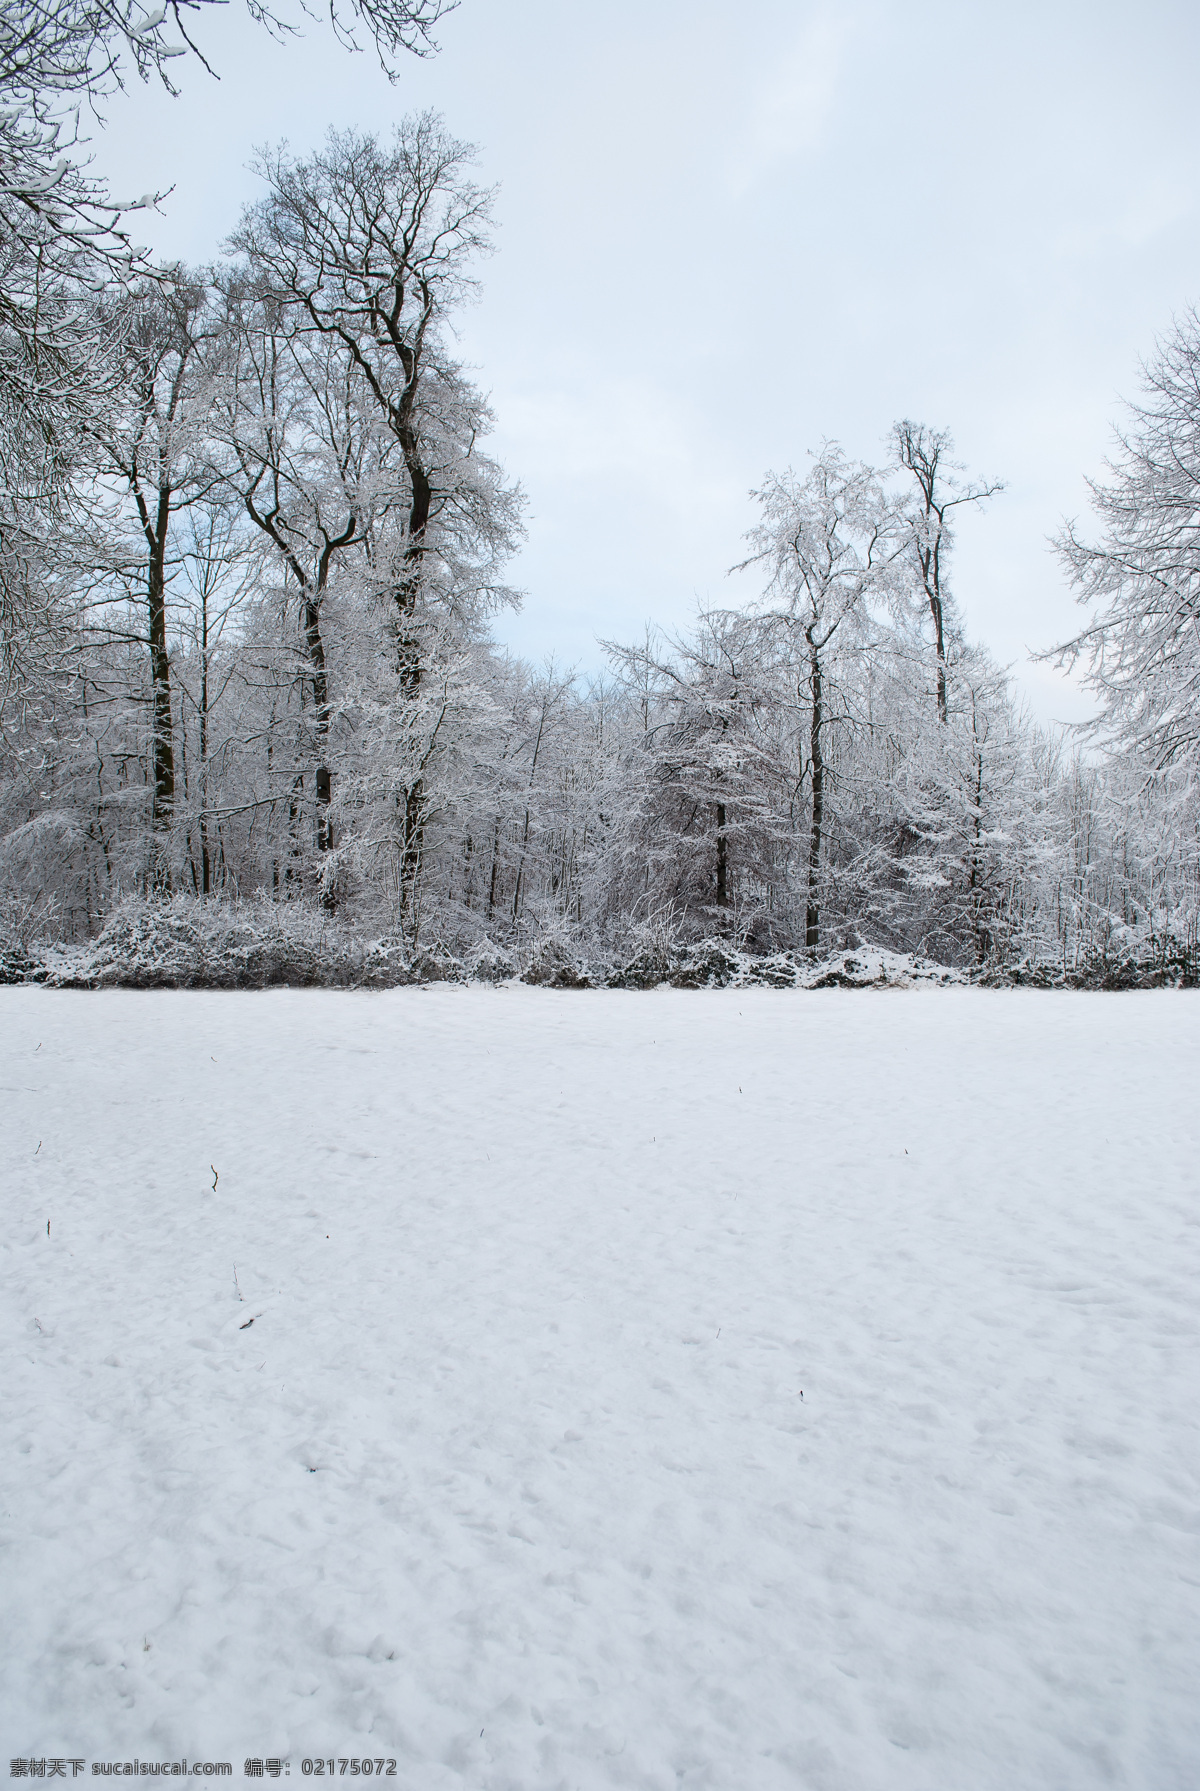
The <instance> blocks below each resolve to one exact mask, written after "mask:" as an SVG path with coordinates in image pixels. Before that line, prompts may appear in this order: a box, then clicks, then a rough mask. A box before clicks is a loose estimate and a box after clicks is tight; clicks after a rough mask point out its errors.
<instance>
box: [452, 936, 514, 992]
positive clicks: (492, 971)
mask: <svg viewBox="0 0 1200 1791" xmlns="http://www.w3.org/2000/svg"><path fill="white" fill-rule="evenodd" d="M464 965H465V969H466V972H467V975H468V976H469V977H470V978H471V981H472V982H477V983H506V982H507V981H508V980H509V978H510V977H513V976H515V975H516V974H517V964H516V960H515V958H513V957H512V955H511V953H509V952H506V951H505V949H504V947H503V946H502V945H497V944H495V942H494V941H493V940H491V939H488V938H487V937H486V936H485V937H484V938H483V939H481V940H479V942H478V944H476V945H475V946H473V947H472V949H471V950H470V951H469V952H468V953H467V956H466V958H465V960H464Z"/></svg>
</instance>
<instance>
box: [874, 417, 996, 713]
mask: <svg viewBox="0 0 1200 1791" xmlns="http://www.w3.org/2000/svg"><path fill="white" fill-rule="evenodd" d="M891 439H892V447H893V451H894V453H895V456H896V464H897V466H898V467H899V468H902V469H903V470H904V471H905V472H909V473H911V474H912V476H913V478H914V479H915V480H916V484H917V499H916V503H915V504H914V506H913V507H912V509H911V510H910V511H909V513H908V526H909V541H910V547H911V552H912V559H913V567H914V571H915V572H916V575H917V577H918V579H919V580H920V585H921V590H922V591H923V592H924V595H925V601H926V603H927V604H928V606H929V614H930V618H931V619H932V622H933V644H934V652H935V654H936V656H937V709H938V717H939V719H940V721H941V722H942V725H943V726H945V725H946V723H947V722H948V720H949V715H950V711H949V705H948V701H947V695H946V632H947V623H948V619H949V617H948V611H949V608H950V590H949V583H948V580H947V577H946V562H947V560H948V558H949V554H950V549H951V547H952V545H953V540H954V537H953V528H952V513H953V512H954V511H955V510H959V509H961V508H962V506H963V505H964V504H981V503H983V502H984V501H985V500H986V499H987V498H990V497H994V496H995V495H996V493H997V492H999V491H1003V490H1004V486H1003V485H1002V484H1001V483H1000V481H999V480H998V479H993V480H991V481H989V482H987V483H983V484H975V483H968V484H965V485H964V484H963V483H962V482H961V481H960V480H959V478H958V476H957V475H958V474H959V473H961V472H962V471H963V468H962V466H961V464H960V463H959V462H958V461H956V460H954V459H953V458H952V455H953V453H954V443H953V441H952V440H951V437H950V435H949V432H948V431H947V430H945V429H929V428H927V426H926V425H925V424H924V423H910V422H909V421H908V419H907V418H905V419H904V421H903V422H900V423H896V424H894V425H893V427H892V438H891Z"/></svg>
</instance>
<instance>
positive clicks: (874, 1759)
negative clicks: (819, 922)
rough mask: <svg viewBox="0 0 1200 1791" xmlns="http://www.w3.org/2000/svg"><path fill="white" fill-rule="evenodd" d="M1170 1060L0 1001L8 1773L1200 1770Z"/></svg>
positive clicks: (1020, 1021) (698, 1031) (1156, 1051)
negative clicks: (370, 1762) (332, 1763)
mask: <svg viewBox="0 0 1200 1791" xmlns="http://www.w3.org/2000/svg"><path fill="white" fill-rule="evenodd" d="M1198 1045H1200V1002H1197V1001H1196V1000H1194V999H1192V998H1191V997H1189V996H1188V995H1186V994H1170V993H1150V994H1128V995H1090V994H1048V993H1026V992H989V991H984V990H977V989H965V988H950V989H943V990H934V989H928V988H926V989H914V990H886V991H880V992H876V993H867V992H862V993H852V992H847V991H835V990H829V991H825V992H814V993H797V992H794V991H777V990H771V989H744V990H736V991H734V990H726V991H675V990H669V989H662V990H658V991H655V992H652V993H645V994H637V993H632V994H631V993H622V992H611V991H604V992H576V993H557V992H553V991H547V990H538V989H530V988H524V987H505V988H501V989H487V988H479V987H471V988H457V987H449V986H437V987H433V988H409V989H400V990H394V991H390V992H387V993H380V994H355V993H346V992H331V991H305V992H301V991H272V992H266V993H257V994H249V993H247V994H226V993H173V992H151V993H139V992H135V991H125V990H118V991H111V992H105V993H98V994H84V993H73V992H68V991H49V990H44V989H37V988H10V989H0V1085H2V1095H3V1106H2V1108H0V1112H2V1113H3V1133H4V1161H5V1168H6V1174H5V1176H4V1188H3V1226H2V1230H0V1273H2V1276H3V1285H4V1289H5V1304H4V1316H3V1336H2V1342H3V1352H4V1354H3V1370H2V1374H0V1403H2V1412H3V1425H4V1435H5V1437H6V1439H7V1440H6V1445H5V1449H4V1451H3V1455H2V1457H0V1460H2V1464H3V1465H2V1470H0V1471H2V1474H3V1501H2V1509H3V1519H2V1531H3V1536H2V1540H3V1551H2V1556H0V1621H2V1623H3V1634H4V1636H5V1641H6V1646H5V1649H4V1651H3V1652H4V1656H5V1660H6V1664H5V1666H4V1669H3V1671H4V1678H3V1690H2V1692H0V1737H2V1738H3V1739H2V1742H0V1745H2V1746H3V1747H4V1749H5V1750H6V1752H7V1754H8V1755H9V1756H24V1755H31V1756H37V1755H66V1756H71V1755H78V1756H82V1757H86V1758H89V1759H99V1760H103V1759H121V1758H130V1759H132V1758H133V1757H135V1755H137V1756H138V1757H140V1758H142V1759H146V1758H154V1757H156V1756H164V1757H168V1758H170V1757H175V1756H180V1755H182V1756H186V1757H187V1758H188V1759H189V1760H190V1759H210V1760H217V1759H220V1760H232V1761H233V1762H234V1773H235V1777H237V1778H238V1779H240V1778H241V1774H242V1760H243V1757H244V1756H245V1755H248V1754H250V1755H263V1756H265V1755H270V1754H278V1755H280V1756H284V1757H287V1758H288V1759H289V1760H290V1775H291V1776H292V1777H293V1778H295V1777H298V1776H300V1773H301V1764H300V1763H301V1760H302V1759H303V1758H304V1757H305V1756H316V1755H321V1756H325V1757H328V1756H330V1755H332V1756H384V1757H388V1758H395V1759H396V1761H397V1773H396V1776H395V1777H394V1778H393V1779H392V1780H391V1781H390V1782H391V1783H392V1784H394V1785H396V1786H397V1787H403V1788H405V1791H408V1788H411V1791H442V1788H446V1791H449V1788H451V1787H454V1788H458V1787H470V1788H471V1791H475V1788H482V1791H558V1788H560V1787H561V1788H564V1791H566V1788H572V1791H574V1788H581V1791H591V1788H593V1787H594V1788H597V1791H599V1788H604V1791H607V1788H608V1787H626V1786H629V1787H637V1788H638V1791H658V1788H659V1787H663V1788H666V1787H672V1788H674V1787H681V1786H682V1787H687V1788H689V1791H694V1788H698V1787H711V1788H712V1791H735V1788H736V1791H741V1788H745V1791H776V1788H777V1787H778V1788H782V1787H789V1788H796V1787H800V1788H803V1791H881V1788H883V1787H886V1788H887V1791H1014V1788H1018V1787H1019V1788H1024V1787H1035V1786H1036V1787H1047V1788H1053V1791H1075V1788H1076V1787H1078V1788H1080V1791H1082V1788H1084V1787H1087V1788H1088V1791H1091V1788H1093V1787H1097V1786H1106V1785H1113V1786H1124V1787H1138V1788H1145V1791H1172V1788H1175V1787H1179V1788H1181V1791H1182V1788H1183V1787H1191V1786H1194V1785H1195V1784H1196V1783H1197V1782H1200V1717H1198V1712H1200V1700H1197V1699H1196V1696H1195V1686H1196V1673H1197V1666H1198V1664H1200V1663H1198V1660H1197V1655H1198V1653H1200V1649H1198V1647H1197V1637H1198V1636H1200V1621H1198V1618H1200V1612H1198V1609H1197V1605H1198V1603H1200V1595H1198V1591H1197V1588H1198V1586H1200V1546H1198V1545H1200V1517H1198V1515H1197V1500H1196V1490H1197V1480H1198V1475H1200V1450H1198V1448H1197V1415H1196V1398H1195V1395H1196V1386H1197V1381H1196V1372H1197V1363H1196V1340H1197V1331H1198V1329H1200V1326H1198V1322H1197V1309H1196V1296H1195V1289H1196V1286H1197V1266H1198V1265H1197V1260H1196V1259H1197V1235H1198V1233H1197V1219H1198V1213H1197V1179H1198V1177H1197V1164H1198V1162H1200V1154H1198V1151H1197V1130H1198V1123H1197V1107H1196V1078H1197V1069H1198V1067H1200V1062H1198V1049H1197V1047H1198ZM210 1166H211V1167H210ZM214 1175H215V1176H216V1177H217V1182H216V1187H215V1189H214V1187H213V1180H214ZM47 1223H49V1227H50V1230H49V1235H47ZM235 1265H236V1277H237V1279H236V1284H235V1279H234V1274H235ZM239 1295H240V1297H239ZM251 1321H253V1322H251ZM802 1394H803V1397H801V1395H802Z"/></svg>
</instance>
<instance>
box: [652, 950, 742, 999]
mask: <svg viewBox="0 0 1200 1791" xmlns="http://www.w3.org/2000/svg"><path fill="white" fill-rule="evenodd" d="M745 967H746V958H745V957H744V955H743V954H742V953H741V952H738V951H735V950H734V949H733V947H732V946H731V945H729V944H728V943H727V942H726V941H725V940H724V939H701V940H698V941H697V943H696V944H695V945H692V946H689V947H688V949H687V951H686V952H685V953H684V954H683V956H682V958H681V959H680V960H679V961H678V962H677V963H676V964H675V966H674V967H673V969H672V971H671V977H670V981H671V987H672V988H674V989H724V988H727V987H728V985H729V984H730V983H732V982H735V981H736V980H737V979H738V978H739V977H740V976H741V975H742V973H743V971H744V970H745Z"/></svg>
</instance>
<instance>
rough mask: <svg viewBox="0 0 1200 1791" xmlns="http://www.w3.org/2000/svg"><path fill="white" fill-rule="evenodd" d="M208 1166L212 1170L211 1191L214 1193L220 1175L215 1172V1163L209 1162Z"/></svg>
mask: <svg viewBox="0 0 1200 1791" xmlns="http://www.w3.org/2000/svg"><path fill="white" fill-rule="evenodd" d="M209 1168H210V1169H211V1170H212V1172H213V1185H212V1191H213V1193H214V1194H215V1193H216V1191H217V1183H218V1182H219V1181H220V1179H221V1178H220V1176H219V1175H218V1174H217V1166H216V1164H215V1163H210V1164H209Z"/></svg>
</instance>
